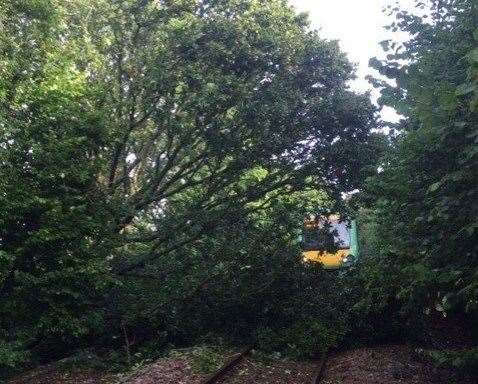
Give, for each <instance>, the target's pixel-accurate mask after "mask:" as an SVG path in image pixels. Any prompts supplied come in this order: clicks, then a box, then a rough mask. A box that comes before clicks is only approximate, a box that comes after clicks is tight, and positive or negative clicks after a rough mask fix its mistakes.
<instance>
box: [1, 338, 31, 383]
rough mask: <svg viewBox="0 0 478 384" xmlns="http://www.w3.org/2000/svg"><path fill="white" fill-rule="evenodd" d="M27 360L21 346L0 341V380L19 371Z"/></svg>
mask: <svg viewBox="0 0 478 384" xmlns="http://www.w3.org/2000/svg"><path fill="white" fill-rule="evenodd" d="M29 360H30V356H29V353H28V352H25V351H24V350H23V349H22V346H21V345H19V344H18V343H15V342H12V343H8V342H5V341H4V340H1V339H0V379H2V378H4V377H6V376H7V375H9V374H12V373H14V372H17V371H19V370H20V369H21V368H23V367H24V365H25V364H26V363H27V362H29Z"/></svg>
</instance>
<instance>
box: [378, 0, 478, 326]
mask: <svg viewBox="0 0 478 384" xmlns="http://www.w3.org/2000/svg"><path fill="white" fill-rule="evenodd" d="M474 3H475V2H473V1H428V2H417V8H418V9H421V10H423V9H426V10H429V12H428V11H427V12H426V16H417V15H415V14H413V13H408V12H406V11H402V10H400V9H398V8H397V9H394V10H392V12H394V13H396V16H397V21H396V22H395V23H394V24H393V25H392V26H391V27H392V28H394V29H395V30H397V29H399V30H401V31H404V32H406V33H408V34H409V35H410V39H409V40H408V41H407V42H405V43H404V44H403V45H396V44H390V42H384V44H383V45H384V47H386V48H388V50H387V52H388V55H387V59H386V60H385V61H382V62H381V61H379V60H376V59H375V60H372V61H371V63H372V65H373V66H374V67H375V68H377V69H378V70H379V71H380V73H381V74H382V75H384V76H386V77H388V78H389V79H392V80H395V82H396V85H390V84H388V83H387V81H383V80H376V85H378V86H379V87H381V88H382V97H381V102H382V103H384V104H386V105H389V106H392V107H394V108H396V109H397V110H398V111H399V112H401V113H402V114H403V116H404V119H403V120H402V122H401V129H400V131H399V133H398V135H397V137H396V138H395V139H394V142H393V144H392V148H391V150H390V151H389V154H388V155H387V156H386V158H385V159H384V162H383V165H382V168H383V172H381V173H380V174H379V175H377V176H376V177H374V178H373V180H371V182H370V188H369V192H370V193H371V194H370V195H369V197H371V201H373V203H372V206H373V208H374V213H373V218H374V221H375V223H376V226H377V228H379V231H380V234H381V239H382V243H381V248H382V250H383V251H382V252H381V253H382V255H381V256H380V257H381V260H382V261H379V263H382V266H383V267H384V269H383V270H382V272H381V273H384V274H387V273H389V274H390V273H392V271H393V275H394V276H395V278H394V279H392V281H393V284H394V285H393V286H391V288H392V289H391V290H389V294H390V295H391V297H390V300H394V299H395V298H398V299H399V301H400V303H401V306H402V307H401V309H402V310H403V311H404V312H405V313H407V314H408V315H410V314H415V315H416V316H417V317H423V316H424V315H425V314H426V313H430V312H433V311H434V310H435V308H437V309H438V310H439V311H441V312H444V313H448V314H452V313H460V314H463V313H466V314H467V316H469V317H471V318H473V317H476V315H477V309H478V307H477V303H478V301H477V298H478V290H477V274H476V272H477V269H478V248H477V244H478V241H477V240H478V237H477V235H478V232H477V225H478V224H477V220H476V218H477V213H478V204H477V201H478V200H477V198H478V189H477V185H478V173H477V170H478V167H477V164H478V157H477V156H478V151H477V150H476V148H477V143H478V142H477V139H478V136H477V127H478V125H477V115H476V104H475V102H474V101H473V90H474V89H475V87H476V77H475V76H476V72H474V71H476V57H475V56H476V55H475V54H476V47H477V40H476V37H477V34H476V27H477V23H476V21H477V18H476V5H475V4H474ZM473 68H475V69H474V70H473ZM474 73H475V74H474ZM472 84H474V85H472ZM470 105H471V108H470ZM387 270H388V272H387Z"/></svg>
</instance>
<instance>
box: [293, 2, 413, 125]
mask: <svg viewBox="0 0 478 384" xmlns="http://www.w3.org/2000/svg"><path fill="white" fill-rule="evenodd" d="M289 2H290V4H292V5H293V6H294V7H296V9H297V10H299V11H301V12H308V13H309V18H310V21H311V23H312V27H313V28H314V29H318V30H320V35H321V36H322V37H325V38H328V39H335V40H339V41H340V47H341V48H342V49H343V50H344V51H345V52H346V53H347V54H348V56H349V59H350V60H351V61H352V62H354V63H356V64H357V65H358V71H357V75H358V79H357V80H356V81H354V83H353V84H352V86H353V87H354V88H355V89H357V90H360V91H366V90H368V89H371V86H370V84H369V83H368V82H367V81H366V80H365V76H366V75H367V74H370V73H373V72H372V70H371V69H370V68H369V67H368V61H369V59H370V58H371V57H374V56H379V55H380V53H381V48H380V46H379V44H378V43H379V42H380V41H382V40H385V39H387V38H389V37H390V34H389V32H388V31H386V30H385V29H384V28H383V27H384V26H385V25H387V24H389V23H390V21H391V19H390V18H389V17H387V16H386V15H385V14H384V13H383V12H382V9H383V8H384V7H385V6H386V5H389V4H392V5H393V4H395V3H396V2H397V1H396V0H289ZM398 3H399V4H400V6H401V7H402V8H412V6H413V3H414V0H399V1H398ZM375 96H376V95H375ZM383 117H384V118H385V119H393V120H395V119H396V118H395V117H394V116H393V113H391V112H390V111H385V112H384V113H383Z"/></svg>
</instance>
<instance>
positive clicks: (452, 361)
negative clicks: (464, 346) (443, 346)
mask: <svg viewBox="0 0 478 384" xmlns="http://www.w3.org/2000/svg"><path fill="white" fill-rule="evenodd" d="M421 354H423V355H424V356H426V357H427V358H429V359H430V360H431V361H432V362H433V363H434V364H435V365H436V366H437V367H440V368H453V369H455V370H457V371H458V372H462V373H466V374H472V375H477V374H478V348H474V349H469V350H464V351H421Z"/></svg>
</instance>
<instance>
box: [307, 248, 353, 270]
mask: <svg viewBox="0 0 478 384" xmlns="http://www.w3.org/2000/svg"><path fill="white" fill-rule="evenodd" d="M348 254H349V250H348V249H339V250H338V251H337V252H335V253H326V252H321V251H306V252H304V253H303V255H304V260H305V261H310V262H319V263H322V264H323V265H324V268H327V269H335V268H340V267H341V266H342V265H343V263H344V258H345V257H347V255H348Z"/></svg>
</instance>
